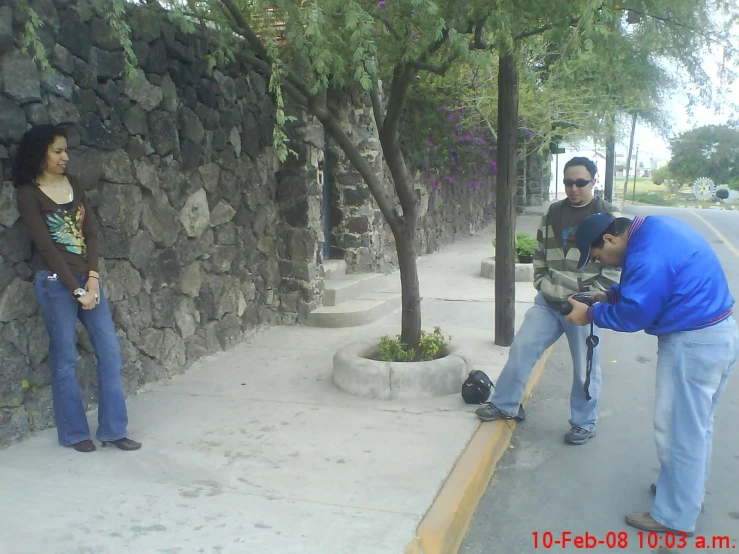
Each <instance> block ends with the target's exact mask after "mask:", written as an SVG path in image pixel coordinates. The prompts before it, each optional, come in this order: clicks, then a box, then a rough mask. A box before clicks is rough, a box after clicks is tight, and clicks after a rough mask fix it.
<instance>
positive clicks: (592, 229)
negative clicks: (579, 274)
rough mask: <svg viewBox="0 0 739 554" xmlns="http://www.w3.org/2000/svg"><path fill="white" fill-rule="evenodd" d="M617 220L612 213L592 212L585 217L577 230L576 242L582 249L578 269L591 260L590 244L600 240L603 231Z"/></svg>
mask: <svg viewBox="0 0 739 554" xmlns="http://www.w3.org/2000/svg"><path fill="white" fill-rule="evenodd" d="M614 221H616V218H615V217H613V216H612V215H611V214H601V213H598V214H592V215H589V216H588V217H586V218H585V219H583V221H582V223H580V226H579V227H578V228H577V231H576V232H575V244H576V245H577V249H578V250H579V251H580V263H578V264H577V269H581V268H582V267H583V266H584V265H585V264H587V263H588V261H589V260H590V245H591V244H593V243H594V242H595V241H596V240H598V239H599V238H600V237H601V235H602V234H603V231H605V230H606V229H608V226H609V225H610V224H611V223H613V222H614Z"/></svg>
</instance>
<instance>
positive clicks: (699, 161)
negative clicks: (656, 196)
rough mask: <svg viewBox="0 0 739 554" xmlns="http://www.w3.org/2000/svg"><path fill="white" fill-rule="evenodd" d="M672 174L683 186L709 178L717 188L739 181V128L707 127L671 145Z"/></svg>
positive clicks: (679, 137) (687, 133) (680, 136)
mask: <svg viewBox="0 0 739 554" xmlns="http://www.w3.org/2000/svg"><path fill="white" fill-rule="evenodd" d="M671 148H672V158H671V159H670V163H669V170H670V173H671V174H672V175H674V176H675V178H676V179H677V180H679V181H680V182H682V183H692V182H693V181H695V180H696V179H698V178H699V177H708V178H709V179H711V180H713V182H714V183H716V184H717V185H723V184H728V183H732V182H735V181H737V180H739V127H733V126H729V125H706V126H703V127H697V128H695V129H693V130H691V131H686V132H684V133H682V134H680V135H679V136H678V137H676V138H675V139H673V140H672V141H671Z"/></svg>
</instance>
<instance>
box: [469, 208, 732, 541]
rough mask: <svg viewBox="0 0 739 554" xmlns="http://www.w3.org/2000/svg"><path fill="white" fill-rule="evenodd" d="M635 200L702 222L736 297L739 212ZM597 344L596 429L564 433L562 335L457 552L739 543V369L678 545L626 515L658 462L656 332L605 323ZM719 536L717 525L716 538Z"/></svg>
mask: <svg viewBox="0 0 739 554" xmlns="http://www.w3.org/2000/svg"><path fill="white" fill-rule="evenodd" d="M627 211H628V212H629V213H638V214H639V215H642V216H644V215H649V214H666V215H673V216H675V217H678V218H680V219H682V220H684V221H686V222H687V223H689V224H690V225H692V226H693V227H694V228H696V229H697V230H699V231H700V232H701V233H702V234H703V235H704V236H705V237H706V238H707V240H708V241H709V242H710V243H711V245H712V246H713V247H714V249H715V251H716V252H717V254H718V256H719V258H720V259H721V262H722V265H723V266H724V270H725V271H726V274H727V277H728V279H729V284H730V287H731V290H732V294H733V295H734V297H735V298H736V299H737V300H739V236H737V231H738V230H739V213H737V212H730V211H715V210H688V209H674V208H629V209H627ZM719 235H721V236H719ZM722 239H725V240H727V241H728V242H729V244H728V245H727V244H725V243H724V242H723V240H722ZM599 348H601V349H602V351H601V362H602V369H603V393H602V398H601V410H600V417H599V422H598V430H597V433H598V434H597V436H596V437H595V438H593V439H591V441H590V442H588V443H587V444H585V445H583V446H570V445H567V444H565V443H564V441H563V435H564V433H565V432H566V431H567V429H568V427H569V425H568V423H567V420H568V418H569V399H568V398H569V390H570V386H571V369H570V368H571V361H570V356H569V351H568V349H567V342H566V340H565V339H564V338H563V339H562V340H560V341H559V342H558V343H557V344H556V345H555V347H554V351H553V354H552V356H551V357H550V359H549V362H548V364H547V369H546V371H545V373H544V375H543V377H542V379H541V381H540V382H539V384H538V385H537V387H536V388H535V390H534V395H533V397H532V399H531V400H530V402H529V405H528V409H527V420H526V421H525V422H524V423H523V424H519V425H518V427H517V428H516V431H515V433H514V436H513V441H512V443H511V447H510V448H509V450H508V452H507V453H506V454H505V455H504V457H503V458H502V459H501V461H500V463H499V464H498V469H497V470H496V472H495V474H494V475H493V478H492V480H491V482H490V486H489V487H488V490H487V491H486V493H485V495H484V496H483V498H482V500H481V502H480V504H479V506H478V509H477V512H476V513H475V516H474V519H473V521H472V524H471V526H470V529H469V531H468V534H467V537H466V538H465V541H464V542H463V544H462V547H461V548H460V550H459V552H460V554H483V553H484V554H519V553H526V554H528V553H538V552H546V551H566V552H575V551H587V552H603V553H605V552H625V553H635V554H636V553H644V552H651V553H666V552H726V551H728V550H736V551H739V550H738V549H739V478H737V473H738V472H739V376H737V375H735V376H734V377H733V379H732V380H731V381H730V382H729V384H728V386H727V388H726V391H725V393H724V396H723V397H722V400H721V403H720V404H719V407H718V410H717V414H716V420H715V426H714V450H713V462H712V472H711V475H710V477H709V482H708V484H707V494H706V502H705V513H704V514H703V515H702V516H701V518H700V519H699V520H698V523H697V529H696V537H694V538H692V539H688V540H687V543H686V544H685V545H680V544H675V545H673V544H666V542H667V540H668V539H667V538H666V536H665V535H658V536H659V537H660V538H661V539H660V542H659V543H658V544H655V543H654V542H653V543H652V544H651V545H650V544H649V538H650V537H649V535H648V534H647V533H642V534H641V536H640V535H639V533H638V531H636V530H634V529H632V528H631V527H629V526H627V525H626V524H625V523H624V514H625V513H626V512H631V511H645V512H646V511H649V509H650V508H651V501H652V495H651V493H650V492H649V484H650V483H652V482H653V481H654V479H655V478H656V476H657V471H658V467H659V463H658V460H657V455H656V452H655V447H654V435H653V429H652V407H653V401H654V375H655V364H656V359H657V353H656V351H657V339H656V338H655V337H651V336H648V335H645V334H644V333H635V334H621V333H615V332H611V331H604V333H603V338H602V339H601V345H600V346H599ZM547 533H551V534H552V535H548V534H547ZM563 533H570V535H569V537H570V539H571V540H574V539H575V537H576V536H582V537H585V536H586V533H587V534H589V535H591V536H594V537H595V538H596V539H598V540H600V539H603V540H608V541H611V542H609V543H607V544H606V545H603V546H596V547H593V548H585V547H584V546H583V547H580V548H578V547H577V546H575V545H574V543H573V542H570V543H568V544H567V546H566V547H563V546H562V545H561V543H560V544H559V545H549V542H548V541H549V540H550V539H551V540H560V541H561V540H562V538H563ZM622 533H626V534H622ZM537 537H538V541H539V542H538V547H537V546H536V544H535V542H534V541H535V538H537ZM699 537H705V538H706V544H707V547H706V548H703V549H699V548H696V546H695V545H696V543H695V542H694V541H695V539H697V538H699ZM714 537H719V538H718V539H717V542H716V544H715V546H716V547H715V548H714V547H713V546H714V545H712V541H713V538H714ZM720 537H728V539H729V541H730V542H729V546H728V548H718V546H719V542H718V540H721V539H720ZM652 538H654V537H652ZM619 539H621V540H620V543H619ZM548 546H549V547H548ZM667 547H672V549H670V548H667Z"/></svg>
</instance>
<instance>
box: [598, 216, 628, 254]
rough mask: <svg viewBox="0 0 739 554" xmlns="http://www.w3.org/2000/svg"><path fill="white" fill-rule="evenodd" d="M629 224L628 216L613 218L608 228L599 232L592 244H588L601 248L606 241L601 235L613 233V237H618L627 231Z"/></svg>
mask: <svg viewBox="0 0 739 554" xmlns="http://www.w3.org/2000/svg"><path fill="white" fill-rule="evenodd" d="M630 225H631V220H630V219H629V218H628V217H617V218H616V219H614V220H613V223H611V224H610V225H609V226H608V228H607V229H606V230H605V231H603V232H602V233H601V235H600V237H598V238H597V239H596V240H595V241H594V242H593V244H591V245H590V247H591V248H603V247H604V246H605V243H606V241H604V240H603V235H613V236H614V237H620V236H622V235H623V234H624V233H625V232H626V231H628V229H629V226H630Z"/></svg>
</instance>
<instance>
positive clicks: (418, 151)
mask: <svg viewBox="0 0 739 554" xmlns="http://www.w3.org/2000/svg"><path fill="white" fill-rule="evenodd" d="M405 125H406V127H405V133H404V135H405V137H407V140H405V143H404V146H405V150H406V152H409V154H408V161H409V164H408V165H409V167H411V168H412V169H414V170H417V171H418V172H419V174H420V176H421V181H422V182H423V183H424V184H426V185H427V186H429V187H430V188H431V189H432V190H434V191H436V192H437V194H441V190H442V187H449V186H469V187H472V189H473V190H474V191H479V190H480V189H481V187H482V185H483V184H484V183H487V182H490V181H491V180H494V179H495V175H496V174H497V172H498V165H497V163H496V154H497V152H496V145H495V142H494V141H493V139H492V137H491V136H490V133H489V132H488V131H487V129H486V128H485V127H484V125H483V124H481V123H479V124H478V123H476V122H474V121H473V120H472V119H471V118H470V117H468V114H467V113H465V110H464V109H462V108H454V107H450V106H438V107H437V108H436V109H431V108H429V107H428V106H426V105H424V104H423V103H421V102H415V103H414V102H409V106H408V116H407V119H406V122H405Z"/></svg>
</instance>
